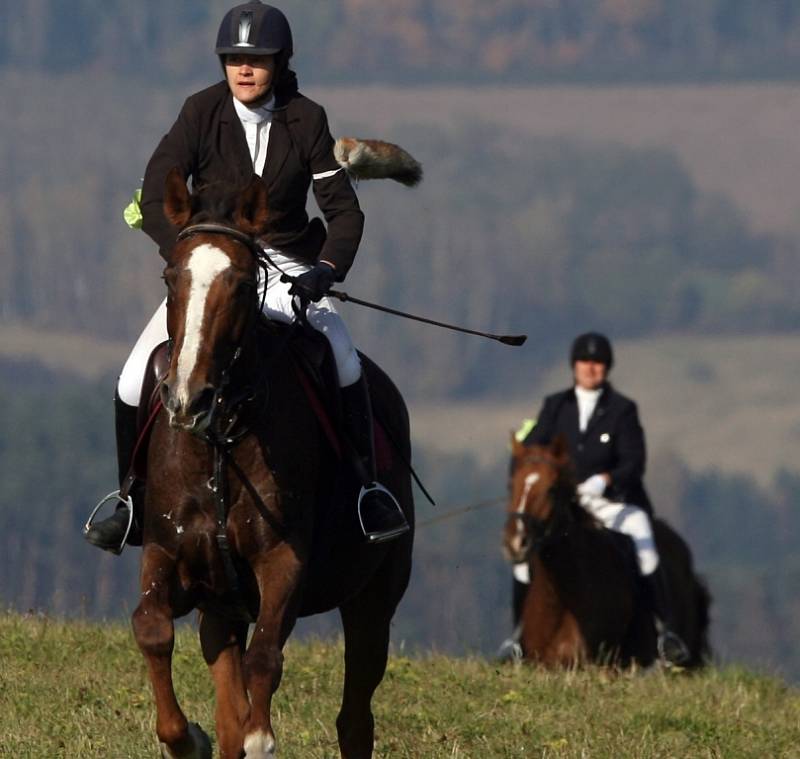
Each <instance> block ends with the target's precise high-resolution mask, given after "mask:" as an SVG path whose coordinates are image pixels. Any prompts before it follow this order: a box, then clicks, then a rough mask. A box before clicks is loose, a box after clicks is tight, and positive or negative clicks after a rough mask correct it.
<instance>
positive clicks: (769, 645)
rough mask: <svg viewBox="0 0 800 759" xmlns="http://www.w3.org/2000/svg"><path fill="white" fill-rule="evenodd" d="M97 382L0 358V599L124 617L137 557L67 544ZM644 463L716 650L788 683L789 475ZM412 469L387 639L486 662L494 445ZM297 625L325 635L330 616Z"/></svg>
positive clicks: (106, 469)
mask: <svg viewBox="0 0 800 759" xmlns="http://www.w3.org/2000/svg"><path fill="white" fill-rule="evenodd" d="M12 380H13V383H12ZM19 380H22V381H21V382H20V381H19ZM110 388H111V378H108V379H107V380H105V381H103V382H102V383H99V384H83V383H80V382H77V381H74V380H70V378H68V377H58V376H51V377H46V376H44V375H43V374H42V372H41V370H40V369H38V368H36V367H33V366H31V367H25V366H20V365H13V366H12V365H0V391H2V393H3V397H4V398H5V399H6V402H5V404H4V406H3V411H2V419H0V425H1V426H2V431H3V434H2V435H0V503H2V504H3V508H2V509H0V605H2V606H5V607H7V608H14V609H17V610H22V611H26V610H28V609H33V610H44V611H46V612H48V613H54V614H58V615H67V616H74V615H86V616H92V617H120V616H128V615H129V614H130V613H131V612H132V610H133V608H134V607H135V606H136V604H137V597H138V579H137V573H138V561H139V551H138V549H126V551H125V553H124V554H123V556H122V557H112V556H110V555H108V554H104V553H102V552H100V551H98V550H97V549H94V548H92V547H91V546H89V545H88V544H87V543H85V542H84V541H83V539H82V538H81V536H80V530H81V526H82V524H83V522H84V520H85V519H86V517H87V516H88V512H89V509H90V507H91V506H92V505H93V504H94V503H95V502H96V501H97V500H98V499H99V498H100V497H101V496H102V495H104V494H105V492H106V489H107V488H110V486H111V483H112V482H113V477H114V473H113V469H114V466H113V461H114V455H113V449H112V426H113V425H112V418H111V416H112V409H111V406H112V404H111V397H110V396H111V390H110ZM651 463H652V466H651V471H652V472H654V473H660V474H659V475H658V476H657V477H653V478H652V479H651V480H650V485H651V488H650V489H651V493H652V495H653V498H654V502H655V504H656V510H657V512H658V513H660V514H662V515H666V517H667V519H668V520H669V521H670V522H671V523H672V524H673V525H674V526H676V527H677V528H678V529H679V530H680V531H681V532H682V534H683V535H684V536H685V537H686V538H687V540H688V542H689V543H690V545H691V547H692V550H693V552H694V557H695V563H696V567H697V569H698V571H699V572H700V573H701V574H702V575H703V576H704V577H705V578H706V580H707V582H708V584H709V586H710V589H711V592H712V595H713V596H714V604H713V606H712V636H713V644H714V646H715V650H716V652H717V654H718V655H719V656H721V657H723V658H725V659H728V660H731V659H733V660H738V661H745V662H748V663H750V664H751V665H757V666H761V667H768V668H772V669H775V670H779V671H780V672H782V673H783V674H784V675H786V676H788V677H790V678H792V679H794V680H795V681H800V652H798V649H797V646H796V641H797V639H798V637H800V600H798V598H797V594H796V588H797V586H798V582H800V560H799V559H798V555H797V551H796V545H797V543H798V540H800V495H799V494H800V476H799V475H797V474H790V473H788V472H779V473H778V474H777V475H776V477H775V480H774V483H773V485H772V487H759V486H758V485H756V484H755V482H754V481H752V480H750V479H748V478H747V477H743V476H731V475H724V474H721V473H718V472H713V471H709V472H702V473H696V472H691V471H689V470H688V469H687V468H686V466H685V465H684V464H683V463H682V462H680V461H679V460H677V459H675V458H672V459H669V460H662V461H654V462H651ZM415 465H416V468H417V470H418V471H419V473H420V474H421V476H422V478H423V480H424V482H425V485H426V487H428V488H429V489H430V490H431V492H432V493H433V495H434V496H435V497H436V498H437V500H438V501H439V506H438V508H435V509H434V508H433V507H431V506H430V505H429V504H427V503H426V502H425V500H424V499H423V498H422V496H421V495H420V494H419V493H418V494H417V497H416V502H417V513H418V521H419V523H420V526H419V528H418V532H417V542H416V549H415V565H414V573H413V577H412V583H411V586H410V588H409V591H408V594H407V596H406V598H405V599H404V601H403V603H402V604H401V607H400V611H399V614H398V616H397V617H396V620H395V623H394V626H393V640H394V643H395V645H405V646H406V648H410V649H425V650H430V649H434V650H440V651H448V652H456V653H463V652H473V653H483V654H491V653H492V652H493V651H494V649H495V647H496V646H497V644H498V643H499V641H500V640H501V639H502V638H503V637H505V635H507V633H508V628H509V626H510V608H509V595H510V576H509V567H508V566H507V565H506V564H505V563H504V560H503V559H502V557H501V553H500V540H501V529H502V525H503V518H504V517H503V514H504V508H505V507H504V504H503V503H502V499H503V497H504V495H505V488H506V461H505V452H504V451H503V450H498V451H497V460H496V462H495V464H493V465H491V466H483V467H481V466H478V465H477V464H476V462H475V461H473V460H472V458H471V457H470V456H467V455H442V454H436V455H434V454H431V453H427V452H425V451H419V450H418V451H416V452H415ZM495 499H497V503H496V504H495V505H491V506H490V507H488V508H483V509H479V510H476V511H473V512H471V513H467V514H463V515H461V516H458V517H456V518H451V519H445V520H444V521H440V522H438V523H436V524H431V525H426V522H427V521H428V520H429V519H431V518H432V517H437V516H441V515H443V514H446V513H447V512H448V511H449V510H451V509H455V508H457V507H461V506H465V505H473V504H477V503H481V502H484V501H491V500H495ZM300 628H301V630H303V631H305V632H308V631H313V632H317V633H327V632H338V629H339V627H338V616H337V615H336V614H331V615H327V617H323V618H321V619H320V618H317V621H311V622H305V623H303V624H301V626H300Z"/></svg>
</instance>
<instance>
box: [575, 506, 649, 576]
mask: <svg viewBox="0 0 800 759" xmlns="http://www.w3.org/2000/svg"><path fill="white" fill-rule="evenodd" d="M579 497H580V504H581V506H583V508H584V509H586V511H588V512H589V513H590V514H591V515H592V516H593V517H595V519H597V520H598V521H599V522H600V523H601V524H602V525H603V527H605V528H606V529H609V530H614V531H615V532H621V533H624V534H625V535H628V536H630V538H631V539H632V540H633V545H634V547H635V548H636V560H637V561H638V562H639V571H640V572H641V573H642V575H649V574H652V573H653V572H655V570H656V568H657V567H658V551H657V550H656V542H655V539H654V538H653V526H652V524H651V523H650V517H648V516H647V513H646V512H645V511H644V510H642V509H640V508H639V507H638V506H629V505H628V504H625V503H615V502H613V501H609V500H608V499H607V498H603V497H602V496H586V495H582V496H579Z"/></svg>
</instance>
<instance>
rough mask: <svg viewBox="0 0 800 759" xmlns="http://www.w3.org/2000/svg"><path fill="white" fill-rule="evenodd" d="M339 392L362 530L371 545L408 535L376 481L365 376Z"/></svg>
mask: <svg viewBox="0 0 800 759" xmlns="http://www.w3.org/2000/svg"><path fill="white" fill-rule="evenodd" d="M341 392H342V405H343V411H344V424H345V432H346V434H347V436H348V438H349V440H350V443H351V444H352V446H353V447H354V448H355V452H356V454H357V457H358V460H357V461H356V462H355V464H356V471H357V474H358V476H359V479H360V480H361V484H362V486H363V487H362V488H361V493H360V494H359V496H358V517H359V520H360V522H361V529H362V530H363V532H364V535H365V536H366V538H367V540H368V541H369V542H370V543H382V542H384V541H387V540H392V539H394V538H396V537H399V536H400V535H402V534H403V533H404V532H407V531H408V529H409V527H408V522H407V521H406V517H405V515H404V514H403V511H402V509H401V508H400V505H399V504H398V503H397V501H396V500H395V498H394V496H393V495H392V494H391V493H390V492H389V491H388V490H387V489H386V488H385V487H383V486H382V485H380V484H379V483H378V482H377V480H376V465H375V444H374V441H373V437H372V403H371V402H370V397H369V391H368V390H367V382H366V379H365V377H364V375H363V374H362V375H361V378H360V379H359V380H358V381H357V382H354V383H353V384H352V385H348V386H347V387H343V388H342V390H341Z"/></svg>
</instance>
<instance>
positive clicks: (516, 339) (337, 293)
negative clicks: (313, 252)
mask: <svg viewBox="0 0 800 759" xmlns="http://www.w3.org/2000/svg"><path fill="white" fill-rule="evenodd" d="M293 281H294V277H290V276H289V275H287V274H284V275H283V276H282V277H281V282H293ZM328 295H330V296H331V297H332V298H336V299H337V300H340V301H342V302H343V303H346V302H348V301H349V302H350V303H355V304H356V305H359V306H366V307H367V308H374V309H375V310H376V311H383V312H384V313H387V314H393V315H394V316H402V317H403V318H404V319H413V320H414V321H417V322H423V323H425V324H433V325H434V326H435V327H444V329H452V330H454V331H455V332H464V333H465V334H467V335H477V336H478V337H488V338H489V339H490V340H497V341H498V342H500V343H503V345H513V346H518V345H522V344H523V343H524V342H525V341H526V340H527V339H528V336H527V335H493V334H491V333H489V332H479V331H478V330H475V329H467V328H466V327H458V326H456V325H455V324H446V323H445V322H438V321H435V320H434V319H427V318H425V317H424V316H416V315H415V314H409V313H406V312H405V311H398V310H397V309H394V308H389V307H388V306H381V305H379V304H378V303H370V302H369V301H368V300H361V298H355V297H353V296H352V295H349V294H348V293H346V292H342V291H341V290H329V291H328Z"/></svg>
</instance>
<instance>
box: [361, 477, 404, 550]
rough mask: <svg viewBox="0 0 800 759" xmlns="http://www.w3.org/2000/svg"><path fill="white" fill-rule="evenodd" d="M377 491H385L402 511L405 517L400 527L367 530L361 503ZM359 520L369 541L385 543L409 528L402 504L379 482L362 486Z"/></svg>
mask: <svg viewBox="0 0 800 759" xmlns="http://www.w3.org/2000/svg"><path fill="white" fill-rule="evenodd" d="M376 492H377V493H383V494H385V495H386V496H388V498H389V500H390V501H391V502H392V504H393V505H394V507H395V508H396V509H397V511H398V512H399V513H400V516H401V517H402V519H403V524H402V525H401V526H400V527H395V528H394V529H392V530H384V531H383V532H367V529H366V527H364V517H363V516H362V514H361V504H362V502H363V500H364V497H365V496H366V495H368V494H369V493H376ZM358 522H359V524H360V525H361V532H363V533H364V537H365V538H366V539H367V542H369V543H383V542H385V541H387V540H392V539H394V538H396V537H398V536H399V535H402V534H403V533H404V532H407V531H408V529H409V526H408V522H407V521H406V515H405V514H403V510H402V509H401V508H400V504H399V503H398V502H397V499H396V498H395V497H394V496H393V495H392V493H391V492H390V491H389V490H387V489H386V488H385V487H384V486H383V485H381V484H380V483H379V482H370V483H369V484H367V485H363V486H362V487H361V491H360V492H359V494H358Z"/></svg>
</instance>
